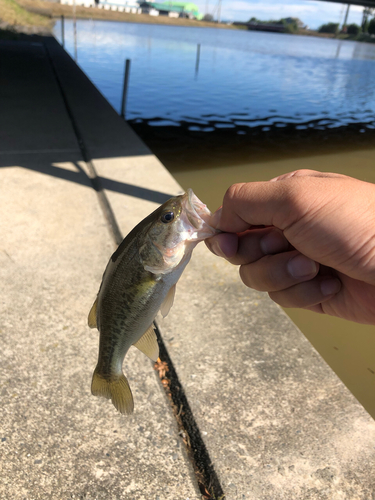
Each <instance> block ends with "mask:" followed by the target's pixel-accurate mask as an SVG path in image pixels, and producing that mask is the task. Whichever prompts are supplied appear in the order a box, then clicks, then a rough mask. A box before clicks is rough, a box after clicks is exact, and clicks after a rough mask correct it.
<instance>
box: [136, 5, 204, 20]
mask: <svg viewBox="0 0 375 500" xmlns="http://www.w3.org/2000/svg"><path fill="white" fill-rule="evenodd" d="M139 5H140V8H141V9H142V12H143V13H144V14H150V15H160V16H169V17H187V18H190V19H202V17H203V15H202V14H200V13H199V10H198V7H197V6H196V5H195V3H191V2H170V1H166V2H163V3H159V2H143V1H140V2H139Z"/></svg>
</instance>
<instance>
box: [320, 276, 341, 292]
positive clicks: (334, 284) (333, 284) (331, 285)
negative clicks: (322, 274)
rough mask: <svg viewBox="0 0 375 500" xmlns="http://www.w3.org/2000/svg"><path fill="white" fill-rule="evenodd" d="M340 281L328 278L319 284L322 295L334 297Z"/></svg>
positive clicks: (339, 286)
mask: <svg viewBox="0 0 375 500" xmlns="http://www.w3.org/2000/svg"><path fill="white" fill-rule="evenodd" d="M340 288H341V281H340V280H338V279H337V278H329V279H326V280H324V281H322V282H321V283H320V290H321V292H322V294H323V295H325V296H327V295H334V294H336V293H337V292H339V291H340Z"/></svg>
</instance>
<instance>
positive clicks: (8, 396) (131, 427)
mask: <svg viewBox="0 0 375 500" xmlns="http://www.w3.org/2000/svg"><path fill="white" fill-rule="evenodd" d="M11 50H12V56H13V54H14V53H17V61H18V62H17V64H21V66H20V67H19V66H17V67H16V68H15V69H16V70H17V71H21V70H22V68H25V67H26V68H27V69H28V71H27V75H24V79H23V82H24V86H25V88H24V89H22V86H21V85H19V86H16V85H14V86H13V87H12V79H13V78H14V72H13V71H12V70H13V65H12V64H9V65H7V66H6V65H5V64H4V65H2V68H1V70H2V75H6V78H7V81H8V83H9V85H8V88H7V99H8V100H10V101H11V102H13V103H14V102H17V99H18V96H19V93H20V92H21V93H22V92H24V93H27V92H28V89H27V88H28V87H30V88H31V87H32V88H33V89H34V96H33V99H26V104H27V110H26V111H25V114H24V116H23V115H22V109H20V110H17V113H18V118H17V120H14V122H12V120H8V113H12V112H13V109H14V108H13V106H10V105H9V102H8V105H7V106H3V104H4V103H3V101H2V102H1V103H0V105H1V109H2V110H4V108H5V109H6V112H2V113H1V116H0V121H1V127H0V128H1V130H3V131H6V132H7V134H8V137H11V141H13V142H14V143H15V144H16V145H17V153H9V149H10V147H9V143H8V142H7V137H6V136H5V137H4V135H3V136H1V138H0V166H1V167H2V168H0V176H1V182H0V199H1V217H0V228H1V234H2V238H1V243H0V281H1V283H2V286H1V288H0V339H1V353H0V360H1V363H0V366H1V368H0V384H1V385H0V394H1V405H0V446H1V452H0V476H1V481H0V498H4V499H10V498H12V499H15V500H21V499H22V500H23V499H25V498H27V499H28V500H29V499H30V500H31V499H32V500H34V499H35V500H36V499H43V500H44V499H47V498H48V499H67V498H85V499H101V500H108V499H116V500H117V499H126V500H128V499H129V500H130V499H136V500H141V499H147V500H148V499H155V500H156V499H157V498H159V499H160V500H161V499H163V500H164V499H168V500H175V499H176V498H182V499H187V498H189V499H191V500H192V499H196V500H198V498H199V497H200V496H199V493H198V489H197V483H196V479H195V476H194V475H193V471H192V468H191V465H190V462H189V461H188V460H187V458H186V453H185V449H184V447H183V446H182V443H181V439H180V437H179V436H178V430H177V426H176V422H175V420H174V418H173V416H172V413H171V411H170V410H169V407H168V402H167V400H166V397H165V395H164V391H163V390H162V388H161V386H160V383H159V381H158V380H157V377H156V374H155V372H154V370H153V368H152V364H151V362H150V361H149V360H148V359H147V358H146V357H145V356H144V355H142V354H141V353H139V352H137V351H136V349H134V350H132V352H131V353H129V356H128V357H127V363H126V372H127V375H128V376H129V380H130V384H131V386H132V390H133V393H134V396H135V400H136V409H135V414H134V416H132V417H131V418H128V419H126V418H124V417H123V416H122V415H120V414H118V413H117V412H116V411H115V410H114V408H113V407H112V405H111V404H109V403H108V401H105V400H100V399H98V398H94V397H93V396H92V395H91V394H90V385H91V376H92V372H93V369H94V367H95V364H96V360H97V351H98V335H97V332H95V331H92V330H89V329H88V327H87V315H88V311H89V309H90V307H91V305H92V302H93V300H94V298H95V296H96V293H97V291H98V286H99V284H100V281H101V276H102V273H103V270H104V267H105V265H106V263H107V261H108V258H109V256H110V255H111V253H112V251H113V243H112V240H111V238H110V236H109V233H108V228H107V225H106V223H105V220H104V218H103V214H102V212H101V210H100V207H99V204H98V200H97V196H96V193H95V191H94V190H93V189H92V186H91V183H90V180H89V178H88V177H87V175H86V174H85V169H84V167H85V163H84V162H83V159H82V156H81V154H80V149H79V147H78V143H77V141H76V138H75V135H74V131H73V129H72V125H71V122H70V119H69V116H68V115H67V113H66V109H65V106H64V102H63V100H62V97H61V95H60V93H59V92H56V89H57V90H58V86H57V83H56V80H55V77H54V76H53V72H52V70H51V67H50V64H49V61H48V59H47V57H46V54H45V52H44V50H43V51H41V50H40V46H36V47H35V50H34V49H33V46H30V47H28V50H27V51H24V46H23V45H18V44H17V42H15V43H14V44H13V45H12V48H11ZM0 53H1V60H2V61H5V60H7V61H10V62H11V58H10V57H9V58H7V57H6V56H7V55H9V51H8V45H6V46H3V45H2V43H1V42H0ZM26 59H27V61H26ZM23 62H25V66H22V64H23ZM34 63H35V65H34ZM32 68H35V71H34V70H33V69H32ZM77 71H78V69H77ZM40 80H41V81H40ZM39 84H40V85H39ZM12 88H14V92H12ZM38 88H40V92H39V93H38V92H37V89H38ZM46 94H47V97H46ZM46 103H48V106H50V105H51V108H50V107H49V108H48V110H47V109H45V108H44V106H45V105H46ZM33 107H34V110H35V113H36V114H35V115H34V114H33ZM53 110H57V112H56V113H55V112H53ZM40 113H42V114H43V115H44V116H43V120H46V122H43V123H42V124H39V119H40V118H38V116H39V117H40ZM26 117H27V119H26ZM47 122H48V123H47ZM12 123H14V126H10V124H12ZM38 126H39V132H37V133H36V132H35V130H36V127H38ZM33 127H34V130H33ZM48 128H50V129H51V130H57V129H59V134H57V135H56V136H55V135H53V137H52V136H51V135H48V134H44V129H48ZM28 131H30V133H31V134H35V137H36V140H37V141H38V148H37V150H36V148H35V149H34V152H30V149H29V148H30V135H28ZM69 137H70V138H72V139H69V141H68V142H67V138H69ZM13 142H12V147H13V148H14V144H13ZM3 151H8V153H2V152H3Z"/></svg>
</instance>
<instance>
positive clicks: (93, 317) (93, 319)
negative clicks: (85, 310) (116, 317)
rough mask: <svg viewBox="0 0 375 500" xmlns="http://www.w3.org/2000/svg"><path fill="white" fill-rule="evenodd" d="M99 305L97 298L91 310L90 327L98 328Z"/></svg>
mask: <svg viewBox="0 0 375 500" xmlns="http://www.w3.org/2000/svg"><path fill="white" fill-rule="evenodd" d="M97 307H98V298H96V299H95V302H94V303H93V305H92V307H91V309H90V312H89V318H88V324H89V327H90V328H98V325H97V324H96V309H97Z"/></svg>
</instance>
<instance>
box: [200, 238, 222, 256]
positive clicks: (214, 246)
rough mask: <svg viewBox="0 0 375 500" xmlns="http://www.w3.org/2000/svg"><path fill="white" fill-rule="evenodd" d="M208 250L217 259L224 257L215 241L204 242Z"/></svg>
mask: <svg viewBox="0 0 375 500" xmlns="http://www.w3.org/2000/svg"><path fill="white" fill-rule="evenodd" d="M205 243H206V245H207V247H208V249H209V250H210V251H211V252H212V253H214V254H215V255H217V256H218V257H225V255H224V254H223V252H222V251H221V248H220V247H219V245H218V244H217V242H216V241H209V240H205Z"/></svg>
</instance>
